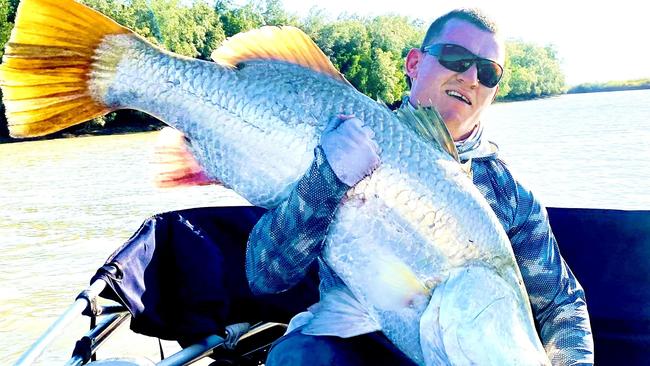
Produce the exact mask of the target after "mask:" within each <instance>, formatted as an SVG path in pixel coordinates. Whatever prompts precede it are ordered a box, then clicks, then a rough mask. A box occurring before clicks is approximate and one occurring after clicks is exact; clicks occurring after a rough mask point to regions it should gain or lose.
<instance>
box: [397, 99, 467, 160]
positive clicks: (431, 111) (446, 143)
mask: <svg viewBox="0 0 650 366" xmlns="http://www.w3.org/2000/svg"><path fill="white" fill-rule="evenodd" d="M395 113H396V114H397V118H398V119H399V120H400V121H402V123H404V124H405V125H406V126H407V127H409V128H410V129H411V130H413V131H414V132H415V133H416V134H418V135H419V136H421V137H422V138H424V139H426V140H429V141H431V142H434V143H435V144H436V145H437V146H439V147H440V148H441V149H442V150H444V151H446V152H448V153H449V155H451V156H452V157H453V158H454V160H456V161H460V159H459V158H458V150H457V149H456V144H454V139H453V138H452V137H451V134H450V133H449V130H448V129H447V126H446V125H445V122H444V121H443V120H442V117H441V116H440V114H439V113H438V111H436V109H435V108H433V107H417V108H415V109H414V108H409V107H404V108H399V109H397V110H396V111H395Z"/></svg>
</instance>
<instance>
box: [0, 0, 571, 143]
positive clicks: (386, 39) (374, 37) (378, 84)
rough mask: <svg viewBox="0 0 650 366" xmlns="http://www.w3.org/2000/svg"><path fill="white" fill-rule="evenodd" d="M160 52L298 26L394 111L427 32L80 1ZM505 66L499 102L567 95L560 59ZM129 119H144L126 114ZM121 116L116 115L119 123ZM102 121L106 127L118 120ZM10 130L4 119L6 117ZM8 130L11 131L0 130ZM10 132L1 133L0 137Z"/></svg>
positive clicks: (8, 14)
mask: <svg viewBox="0 0 650 366" xmlns="http://www.w3.org/2000/svg"><path fill="white" fill-rule="evenodd" d="M81 1H82V2H83V3H85V4H87V5H89V6H90V7H92V8H94V9H96V10H98V11H100V12H102V13H104V14H106V15H107V16H109V17H110V18H112V19H113V20H115V21H116V22H118V23H120V24H122V25H124V26H126V27H128V28H131V29H133V30H134V31H135V32H136V33H138V34H140V35H141V36H143V37H145V38H146V39H148V40H150V41H152V42H153V43H155V44H158V45H159V46H162V47H164V48H166V49H168V50H170V51H172V52H175V53H179V54H182V55H185V56H189V57H195V58H199V59H203V60H208V59H209V57H210V53H211V52H212V50H214V49H215V48H217V47H218V46H219V45H220V44H221V42H222V41H223V40H224V39H226V38H227V37H230V36H233V35H235V34H237V33H239V32H243V31H247V30H250V29H254V28H258V27H260V26H264V25H292V26H296V27H299V28H301V29H302V30H304V31H305V32H306V33H307V34H308V35H309V36H310V37H311V38H312V39H313V40H314V41H315V42H316V44H317V45H318V46H319V47H320V48H321V49H322V50H323V52H324V53H325V54H326V55H327V56H328V57H329V58H330V59H331V60H332V62H333V63H334V65H335V66H336V67H337V68H338V69H339V70H340V71H341V72H342V73H343V74H344V75H345V76H346V78H347V79H348V80H349V81H350V82H351V83H352V85H354V86H355V87H356V88H357V89H358V90H359V91H361V92H362V93H364V94H366V95H368V96H369V97H371V98H374V99H380V100H383V101H384V102H386V103H387V104H391V103H393V102H395V101H399V100H400V99H401V98H402V97H403V96H404V95H405V94H406V93H407V91H408V90H407V88H408V87H407V84H406V79H405V77H404V72H403V63H404V58H405V57H406V54H407V53H408V51H409V50H410V49H411V48H414V47H419V46H420V42H421V41H422V39H423V38H424V33H425V32H426V28H427V26H428V24H425V23H423V22H422V21H420V20H413V19H410V18H408V17H404V16H398V15H380V16H374V17H362V16H358V15H349V14H343V15H340V16H339V17H337V18H335V19H331V18H329V17H328V16H327V15H326V14H325V12H324V10H319V9H312V10H311V11H310V12H309V13H308V14H307V15H306V16H305V17H303V18H299V17H297V16H296V15H294V14H292V13H290V12H288V11H286V10H285V9H284V8H283V6H282V3H281V1H280V0H249V1H248V2H247V3H245V4H243V5H235V4H234V3H233V2H232V1H231V0H216V1H213V2H210V3H208V2H207V1H205V0H195V1H191V2H188V1H182V0H81ZM18 2H19V0H0V45H1V46H2V51H0V55H1V54H2V52H3V50H4V44H5V43H6V41H7V39H8V38H9V34H10V31H11V28H12V26H13V21H14V17H15V11H16V7H17V5H18ZM506 47H507V59H506V63H505V73H504V77H503V79H502V81H501V83H500V89H499V93H498V96H497V98H498V100H506V101H507V100H522V99H532V98H537V97H544V96H551V95H556V94H561V93H564V92H565V91H566V87H565V82H564V75H563V74H562V71H561V69H560V63H559V59H558V55H557V52H556V51H555V49H554V48H553V47H552V46H538V45H535V44H532V43H527V42H524V41H521V40H510V41H507V42H506ZM120 113H122V114H121V115H122V116H123V117H124V118H126V116H128V118H131V119H133V118H136V119H138V118H145V117H144V116H142V115H141V114H139V113H134V112H120ZM120 113H118V114H117V116H118V117H117V118H118V119H124V118H120V117H119V116H120ZM115 116H116V114H112V115H111V116H109V117H108V118H103V119H100V120H99V122H101V123H103V122H106V121H109V123H111V124H112V120H114V119H115V118H116V117H115ZM0 118H1V119H2V121H0V123H1V122H4V111H2V115H1V117H0ZM1 124H2V125H6V122H5V123H1ZM2 135H5V136H6V130H5V131H4V133H3V131H2V130H1V129H0V136H2Z"/></svg>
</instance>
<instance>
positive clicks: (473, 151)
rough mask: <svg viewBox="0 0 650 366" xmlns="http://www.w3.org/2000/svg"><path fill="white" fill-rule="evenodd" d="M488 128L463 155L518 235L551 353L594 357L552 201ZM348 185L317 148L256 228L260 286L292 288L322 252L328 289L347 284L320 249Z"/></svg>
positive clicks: (562, 358) (558, 360) (518, 252)
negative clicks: (540, 196) (506, 156)
mask: <svg viewBox="0 0 650 366" xmlns="http://www.w3.org/2000/svg"><path fill="white" fill-rule="evenodd" d="M481 132H482V129H481V128H480V127H479V128H478V129H477V131H475V133H474V134H473V135H472V137H470V138H469V139H468V140H469V141H467V143H465V144H464V146H459V152H460V153H461V159H463V158H465V159H467V158H471V159H472V161H471V167H472V173H473V175H472V177H473V181H474V184H475V185H476V186H477V187H478V189H479V191H480V192H481V193H482V194H483V195H484V196H485V198H486V199H487V201H488V202H489V204H490V206H491V207H492V209H493V210H494V212H495V213H496V215H497V217H498V219H499V221H500V222H501V225H502V226H503V228H504V229H505V231H506V233H507V234H508V237H509V238H510V241H511V243H512V248H513V251H514V254H515V257H516V260H517V263H518V264H519V267H520V269H521V274H522V276H523V280H524V283H525V286H526V289H527V290H528V294H529V296H530V301H531V304H532V309H533V313H534V316H535V320H536V326H537V327H538V331H539V335H540V339H541V340H542V343H543V344H544V347H545V349H546V353H547V354H548V356H549V358H550V360H551V362H552V363H553V365H578V364H580V365H583V364H593V339H592V334H591V326H590V324H589V316H588V313H587V305H586V302H585V295H584V292H583V290H582V287H581V286H580V284H579V283H578V281H577V280H576V278H575V277H574V276H573V274H572V273H571V270H570V269H569V267H568V266H567V264H566V263H565V262H564V260H563V259H562V257H561V256H560V252H559V249H558V245H557V242H556V240H555V237H554V236H553V233H552V231H551V227H550V224H549V220H548V217H547V213H546V209H545V208H544V207H543V206H542V205H541V204H540V203H539V201H538V200H537V199H536V198H535V197H534V196H533V194H532V193H531V192H530V191H529V190H528V189H526V188H525V187H524V186H522V185H521V184H520V183H519V182H518V181H517V180H516V179H515V178H514V177H513V176H512V174H511V173H510V171H509V170H508V167H507V166H506V164H505V163H504V162H503V161H502V160H500V159H499V158H498V157H497V148H496V145H494V144H491V143H488V142H487V141H484V140H483V139H482V138H481ZM463 148H464V149H463ZM348 188H349V187H347V186H346V185H345V184H344V183H342V182H341V181H339V180H338V178H337V177H336V175H335V174H334V172H333V171H332V169H331V167H330V166H329V164H328V163H327V160H326V159H325V156H324V153H323V151H322V150H321V149H320V147H318V148H316V149H315V160H314V163H313V164H312V166H311V168H310V169H309V171H308V172H307V173H306V174H305V175H304V176H303V177H302V178H301V179H300V180H299V181H298V183H297V185H296V187H295V188H294V190H293V192H292V193H291V195H290V196H289V197H288V199H286V200H285V201H284V202H282V203H281V204H280V205H279V206H277V207H276V208H274V209H273V210H271V211H269V212H268V213H266V214H265V215H264V216H263V217H262V218H261V219H260V221H259V222H258V223H257V225H256V226H255V228H254V229H253V232H252V233H251V235H250V238H249V242H248V246H247V253H246V273H247V276H248V280H249V284H250V286H251V289H252V290H253V291H254V292H256V293H276V292H281V291H283V290H286V289H288V288H290V287H291V286H292V285H294V284H296V283H297V282H298V281H300V280H301V279H302V278H303V277H304V275H305V273H306V270H307V268H308V267H309V266H310V265H311V264H312V263H313V261H314V260H318V261H319V266H320V273H319V274H320V279H321V283H320V292H321V297H322V296H323V294H325V293H327V292H328V291H330V290H332V289H336V288H342V287H343V288H345V285H344V284H343V282H342V281H341V280H340V279H339V278H338V276H337V275H336V274H335V273H334V272H333V271H332V270H331V269H330V268H329V267H328V266H327V265H326V264H325V263H324V261H323V260H322V258H320V252H321V247H322V245H323V241H324V238H325V236H326V234H327V229H328V226H329V224H330V222H331V220H332V218H333V216H334V213H335V211H336V207H337V205H338V203H339V202H340V200H341V199H342V198H343V196H344V195H345V193H346V191H347V189H348ZM346 290H347V289H346ZM341 336H342V335H341Z"/></svg>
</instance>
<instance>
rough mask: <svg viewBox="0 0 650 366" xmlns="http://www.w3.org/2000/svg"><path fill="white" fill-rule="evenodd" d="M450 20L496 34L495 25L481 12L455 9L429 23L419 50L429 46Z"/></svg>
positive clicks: (471, 9)
mask: <svg viewBox="0 0 650 366" xmlns="http://www.w3.org/2000/svg"><path fill="white" fill-rule="evenodd" d="M452 19H458V20H464V21H466V22H468V23H471V24H473V25H475V26H476V27H478V29H480V30H483V31H486V32H489V33H492V34H497V33H498V29H497V25H496V23H495V22H494V21H493V20H492V19H490V18H489V17H488V16H487V15H485V14H484V13H483V12H482V11H481V10H479V9H477V8H463V9H455V10H452V11H450V12H449V13H447V14H445V15H443V16H441V17H439V18H438V19H436V20H434V21H433V23H431V25H430V26H429V29H428V30H427V34H426V35H425V36H424V40H423V41H422V47H421V48H424V47H426V46H428V45H430V44H431V42H433V40H434V39H435V38H436V37H438V36H439V35H440V33H441V32H442V29H443V28H444V27H445V25H446V24H447V22H449V21H450V20H452Z"/></svg>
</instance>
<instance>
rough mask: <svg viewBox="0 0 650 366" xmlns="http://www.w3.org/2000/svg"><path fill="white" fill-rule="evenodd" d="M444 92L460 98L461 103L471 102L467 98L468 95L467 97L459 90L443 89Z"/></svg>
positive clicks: (470, 103)
mask: <svg viewBox="0 0 650 366" xmlns="http://www.w3.org/2000/svg"><path fill="white" fill-rule="evenodd" d="M445 93H446V94H447V95H449V96H450V97H452V98H456V99H458V100H460V101H461V102H463V103H465V104H467V105H472V102H471V101H470V100H469V97H467V96H466V95H464V94H462V93H461V92H459V91H456V90H445Z"/></svg>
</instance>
